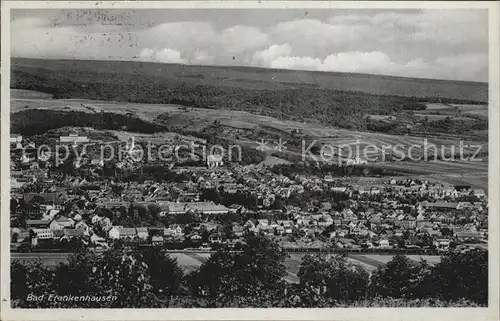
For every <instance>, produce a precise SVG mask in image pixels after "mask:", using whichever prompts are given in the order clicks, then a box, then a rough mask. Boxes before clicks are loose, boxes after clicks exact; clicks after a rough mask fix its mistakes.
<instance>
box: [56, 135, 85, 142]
mask: <svg viewBox="0 0 500 321" xmlns="http://www.w3.org/2000/svg"><path fill="white" fill-rule="evenodd" d="M59 141H60V142H61V143H70V144H78V143H87V142H89V138H88V137H87V136H79V135H78V134H77V133H70V134H69V135H68V136H60V137H59Z"/></svg>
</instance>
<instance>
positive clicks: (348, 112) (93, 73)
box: [11, 59, 487, 130]
mask: <svg viewBox="0 0 500 321" xmlns="http://www.w3.org/2000/svg"><path fill="white" fill-rule="evenodd" d="M313 83H314V84H313ZM11 88H16V89H28V90H35V91H40V92H45V93H49V94H51V95H52V96H53V98H56V99H62V98H84V99H95V100H108V101H109V100H113V101H119V102H134V103H153V104H180V105H184V106H190V107H199V108H212V109H226V110H227V109H229V110H240V111H247V112H250V113H254V114H260V115H267V116H272V117H275V118H278V119H288V120H297V121H310V120H314V121H319V122H321V123H323V124H325V125H328V126H334V127H341V128H347V129H354V130H367V129H368V126H367V123H366V121H365V116H366V115H367V114H378V115H394V114H398V113H401V112H405V111H415V110H424V109H425V108H426V106H425V104H424V102H431V101H432V102H442V103H476V104H477V103H478V102H479V103H480V102H485V101H486V91H487V85H486V84H481V83H469V82H450V81H437V80H421V79H420V80H418V79H405V78H394V77H386V76H368V75H359V74H338V73H320V72H307V71H285V70H280V71H278V70H268V69H259V68H243V67H238V68H237V67H207V66H184V65H171V64H154V63H140V62H123V61H122V62H118V61H77V60H35V59H13V60H12V75H11ZM341 89H342V90H341ZM347 89H349V90H347ZM354 90H358V91H354ZM410 95H412V97H410ZM429 95H430V96H432V97H426V96H429Z"/></svg>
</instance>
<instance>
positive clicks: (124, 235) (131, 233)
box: [118, 227, 137, 239]
mask: <svg viewBox="0 0 500 321" xmlns="http://www.w3.org/2000/svg"><path fill="white" fill-rule="evenodd" d="M118 233H119V237H120V238H121V239H131V238H134V237H136V236H137V231H136V229H135V228H133V227H119V228H118Z"/></svg>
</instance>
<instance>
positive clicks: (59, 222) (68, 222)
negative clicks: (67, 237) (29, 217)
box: [50, 216, 75, 231]
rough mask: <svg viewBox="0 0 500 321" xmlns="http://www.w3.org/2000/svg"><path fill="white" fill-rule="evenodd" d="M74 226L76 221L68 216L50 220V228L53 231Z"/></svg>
mask: <svg viewBox="0 0 500 321" xmlns="http://www.w3.org/2000/svg"><path fill="white" fill-rule="evenodd" d="M73 226H75V221H74V220H73V219H71V218H68V217H66V216H61V217H59V218H56V219H54V220H52V222H50V229H51V230H53V231H56V230H62V229H64V228H72V227H73Z"/></svg>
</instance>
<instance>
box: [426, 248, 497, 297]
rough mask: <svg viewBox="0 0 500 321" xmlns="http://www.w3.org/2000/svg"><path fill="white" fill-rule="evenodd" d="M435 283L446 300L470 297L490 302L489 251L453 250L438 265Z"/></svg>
mask: <svg viewBox="0 0 500 321" xmlns="http://www.w3.org/2000/svg"><path fill="white" fill-rule="evenodd" d="M433 277H434V284H435V286H436V287H437V289H438V294H439V295H440V296H441V297H442V298H443V299H444V300H453V301H455V300H461V299H469V300H472V301H474V302H477V303H479V304H487V303H488V252H487V251H484V250H475V251H470V252H467V253H458V252H452V253H448V254H446V255H445V256H443V257H442V259H441V262H440V263H439V264H437V265H436V267H435V273H434V275H433Z"/></svg>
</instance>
